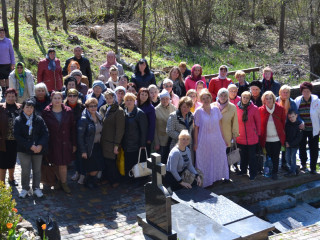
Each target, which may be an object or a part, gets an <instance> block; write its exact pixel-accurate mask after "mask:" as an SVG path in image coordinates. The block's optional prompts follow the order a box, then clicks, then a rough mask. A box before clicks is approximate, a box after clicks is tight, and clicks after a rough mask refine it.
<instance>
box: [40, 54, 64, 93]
mask: <svg viewBox="0 0 320 240" xmlns="http://www.w3.org/2000/svg"><path fill="white" fill-rule="evenodd" d="M37 81H38V83H40V82H44V83H45V84H46V86H47V88H48V91H49V92H50V93H51V92H52V91H61V89H62V86H63V84H62V68H61V66H60V60H59V59H58V58H56V51H55V50H54V49H53V48H49V50H48V54H47V56H46V58H45V59H42V60H41V61H40V62H39V65H38V76H37Z"/></svg>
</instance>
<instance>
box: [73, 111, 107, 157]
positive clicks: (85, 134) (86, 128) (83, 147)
mask: <svg viewBox="0 0 320 240" xmlns="http://www.w3.org/2000/svg"><path fill="white" fill-rule="evenodd" d="M96 115H97V118H98V120H99V122H100V123H101V124H102V117H101V115H100V114H99V113H98V112H96ZM95 134H96V125H95V123H94V121H93V119H92V117H91V115H90V113H89V112H88V111H87V109H85V110H83V112H82V116H81V118H80V121H79V125H78V148H79V151H80V154H82V153H86V154H87V155H88V158H89V157H90V156H91V154H92V150H93V145H94V136H95Z"/></svg>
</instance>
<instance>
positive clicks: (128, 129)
mask: <svg viewBox="0 0 320 240" xmlns="http://www.w3.org/2000/svg"><path fill="white" fill-rule="evenodd" d="M125 121H126V122H125V132H124V135H123V138H122V144H121V146H122V147H123V150H124V151H125V152H136V151H139V149H140V147H145V146H146V144H147V134H148V118H147V116H146V114H145V113H144V112H143V111H142V110H141V109H140V108H137V107H134V109H133V111H132V112H131V113H128V110H127V109H125Z"/></svg>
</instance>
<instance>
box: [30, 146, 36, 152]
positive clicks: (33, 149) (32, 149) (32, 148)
mask: <svg viewBox="0 0 320 240" xmlns="http://www.w3.org/2000/svg"><path fill="white" fill-rule="evenodd" d="M30 150H31V151H33V152H34V153H37V147H36V146H35V145H32V146H31V148H30Z"/></svg>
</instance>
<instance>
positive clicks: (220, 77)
mask: <svg viewBox="0 0 320 240" xmlns="http://www.w3.org/2000/svg"><path fill="white" fill-rule="evenodd" d="M218 78H219V79H226V78H227V76H225V77H222V76H221V74H220V70H219V75H218Z"/></svg>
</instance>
